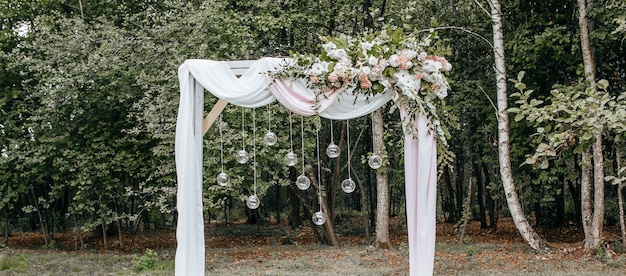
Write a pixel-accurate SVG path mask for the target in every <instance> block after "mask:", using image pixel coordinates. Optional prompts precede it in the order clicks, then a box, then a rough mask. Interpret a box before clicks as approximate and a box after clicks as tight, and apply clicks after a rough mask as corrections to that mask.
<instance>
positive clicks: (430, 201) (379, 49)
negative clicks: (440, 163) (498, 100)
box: [175, 32, 451, 275]
mask: <svg viewBox="0 0 626 276" xmlns="http://www.w3.org/2000/svg"><path fill="white" fill-rule="evenodd" d="M382 35H383V36H384V38H386V40H385V41H382V40H377V39H379V38H378V37H375V38H373V39H372V40H359V41H352V40H349V39H350V38H345V37H341V38H340V39H339V40H335V41H326V43H325V44H323V47H324V55H323V58H322V59H320V58H317V57H304V56H300V58H298V57H293V58H262V59H259V60H254V61H231V62H223V61H213V60H201V59H193V60H187V61H185V62H184V63H183V64H182V65H181V66H180V67H179V69H178V79H179V82H180V106H179V110H178V118H177V123H176V143H175V152H176V169H177V181H178V188H177V189H178V190H177V211H178V225H177V230H176V239H177V249H176V260H175V266H176V267H175V270H176V275H203V274H204V270H205V254H204V253H205V244H204V218H203V208H202V171H203V169H202V164H203V162H202V137H203V135H204V133H205V132H206V131H207V130H208V128H209V127H210V126H211V124H212V123H213V122H214V120H215V118H216V117H217V115H218V114H219V113H220V112H221V111H222V110H223V108H224V107H225V106H226V104H228V103H230V104H233V105H237V106H241V107H246V108H257V107H261V106H265V105H267V104H270V103H272V102H274V101H278V102H279V103H280V104H282V105H283V106H285V107H286V108H287V109H289V110H290V111H292V112H293V113H296V114H299V115H303V116H320V117H323V118H327V119H334V120H348V119H353V118H358V117H361V116H365V115H368V114H370V113H371V112H373V111H375V110H377V109H379V108H381V107H382V106H383V105H385V104H386V103H388V102H389V101H395V104H396V105H397V106H398V108H399V110H400V116H401V119H402V121H403V128H404V136H405V137H404V166H405V193H406V214H407V228H408V244H409V269H410V274H411V275H431V274H432V271H433V263H434V255H435V230H436V219H435V216H436V186H437V146H436V145H437V140H439V141H441V140H442V136H443V132H444V131H442V129H441V125H440V124H441V122H439V120H438V117H437V113H436V107H435V105H433V102H434V101H435V100H437V98H439V99H443V97H445V95H446V94H447V82H446V80H445V77H444V76H443V74H442V73H441V72H443V71H448V70H450V68H451V67H450V65H449V63H447V61H446V60H445V58H442V57H439V56H434V55H427V54H426V53H425V50H423V49H425V46H427V45H428V43H430V37H425V38H424V39H422V40H416V39H414V38H413V37H407V38H406V39H401V38H402V37H400V35H398V33H397V32H396V33H393V34H392V35H391V34H386V33H384V32H383V33H382ZM342 46H345V47H348V46H349V47H353V48H351V49H349V50H350V51H346V49H344V48H342ZM397 46H401V47H397ZM354 47H356V48H354ZM379 57H380V58H379ZM352 59H357V62H356V63H354V64H350V60H352ZM300 65H305V66H300ZM285 68H287V69H285ZM277 70H278V71H279V72H280V70H283V71H282V72H283V73H282V74H281V73H272V72H277ZM289 70H291V71H289ZM285 72H286V73H285ZM316 86H317V89H316ZM319 87H321V89H319ZM205 90H206V91H209V92H210V93H211V94H213V95H214V96H215V97H217V98H218V99H219V101H218V102H217V104H216V105H215V106H214V108H213V110H211V112H209V114H208V115H207V117H206V118H204V91H205ZM401 99H405V100H406V99H410V101H408V102H407V101H403V100H401ZM411 103H418V104H417V106H418V107H417V108H416V107H415V106H414V105H411ZM438 138H439V139H438ZM443 139H444V140H443V141H444V143H445V138H443ZM326 223H328V221H327V222H326Z"/></svg>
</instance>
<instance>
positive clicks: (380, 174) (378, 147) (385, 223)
mask: <svg viewBox="0 0 626 276" xmlns="http://www.w3.org/2000/svg"><path fill="white" fill-rule="evenodd" d="M384 133H385V129H384V122H383V113H382V111H381V110H380V109H378V110H376V111H374V112H373V113H372V136H373V142H374V152H376V153H379V154H383V153H384V152H385V142H384V141H383V140H384V138H383V137H384ZM375 244H376V247H378V248H383V249H387V248H390V247H391V243H390V242H389V183H388V181H387V172H386V170H385V168H382V169H379V170H378V171H377V172H376V242H375Z"/></svg>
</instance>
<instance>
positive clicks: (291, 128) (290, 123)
mask: <svg viewBox="0 0 626 276" xmlns="http://www.w3.org/2000/svg"><path fill="white" fill-rule="evenodd" d="M289 142H290V143H291V152H293V126H292V120H291V110H289Z"/></svg>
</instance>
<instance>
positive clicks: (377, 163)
mask: <svg viewBox="0 0 626 276" xmlns="http://www.w3.org/2000/svg"><path fill="white" fill-rule="evenodd" d="M367 164H369V165H370V168H372V169H374V170H377V169H378V168H380V167H382V166H383V158H381V157H380V156H378V155H376V154H372V156H370V159H369V160H368V161H367Z"/></svg>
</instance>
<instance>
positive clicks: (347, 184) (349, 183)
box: [341, 178, 356, 194]
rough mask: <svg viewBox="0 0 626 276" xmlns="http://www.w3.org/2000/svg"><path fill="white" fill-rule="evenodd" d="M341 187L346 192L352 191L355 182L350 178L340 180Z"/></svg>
mask: <svg viewBox="0 0 626 276" xmlns="http://www.w3.org/2000/svg"><path fill="white" fill-rule="evenodd" d="M341 189H342V190H343V191H344V192H345V193H347V194H349V193H352V192H354V190H355V189H356V183H354V181H353V180H352V178H348V179H345V180H344V181H342V182H341Z"/></svg>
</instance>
